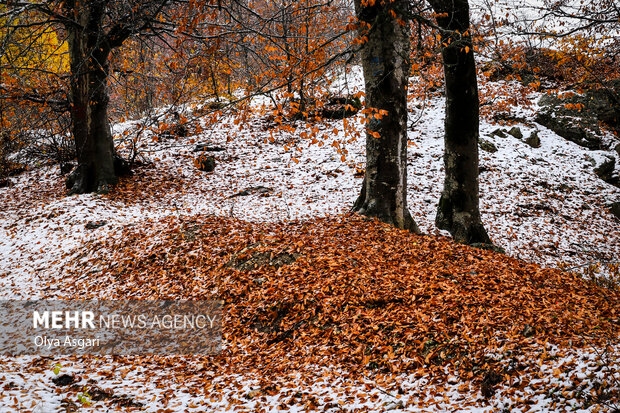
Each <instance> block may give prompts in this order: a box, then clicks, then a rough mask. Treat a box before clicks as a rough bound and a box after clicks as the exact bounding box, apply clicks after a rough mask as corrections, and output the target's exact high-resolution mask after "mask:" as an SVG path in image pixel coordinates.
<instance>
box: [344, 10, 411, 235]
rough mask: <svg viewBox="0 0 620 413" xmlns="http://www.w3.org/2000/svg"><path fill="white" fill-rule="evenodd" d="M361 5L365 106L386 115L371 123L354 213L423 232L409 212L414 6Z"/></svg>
mask: <svg viewBox="0 0 620 413" xmlns="http://www.w3.org/2000/svg"><path fill="white" fill-rule="evenodd" d="M362 3H363V1H362V0H355V11H356V14H357V17H358V19H359V20H360V21H361V22H362V24H363V23H367V24H368V25H369V28H368V29H366V28H364V27H362V28H361V29H360V35H363V36H366V37H367V39H368V40H367V41H366V42H365V44H364V46H363V48H362V51H361V58H362V67H363V72H364V82H365V87H366V107H367V108H371V109H374V110H382V111H385V113H387V114H386V115H385V116H383V117H382V118H381V119H374V118H373V117H372V116H371V118H370V120H369V122H368V124H367V133H366V173H365V176H364V181H363V183H362V189H361V193H360V195H359V197H358V199H357V201H356V202H355V204H354V206H353V211H355V212H358V213H360V214H362V215H365V216H368V217H376V218H378V219H379V220H381V221H383V222H386V223H388V224H391V225H394V226H396V227H398V228H403V229H407V230H411V231H414V232H419V230H418V227H417V225H416V224H415V222H414V220H413V218H412V217H411V214H410V213H409V210H408V209H407V84H408V81H409V70H410V62H409V52H410V51H409V49H410V38H409V25H408V23H406V22H407V17H406V16H407V13H408V3H409V2H408V1H402V0H396V1H393V2H389V3H388V2H385V4H384V3H383V2H380V1H377V2H375V3H374V4H373V5H372V6H370V5H363V4H362ZM394 16H397V17H394ZM373 133H378V136H379V137H375V136H373Z"/></svg>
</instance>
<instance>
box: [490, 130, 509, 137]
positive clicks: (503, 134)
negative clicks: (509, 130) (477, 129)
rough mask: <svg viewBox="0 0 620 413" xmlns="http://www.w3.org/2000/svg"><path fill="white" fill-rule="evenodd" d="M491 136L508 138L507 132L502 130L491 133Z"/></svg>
mask: <svg viewBox="0 0 620 413" xmlns="http://www.w3.org/2000/svg"><path fill="white" fill-rule="evenodd" d="M491 135H495V136H499V137H500V138H507V136H506V131H505V130H502V129H495V130H494V131H493V132H491Z"/></svg>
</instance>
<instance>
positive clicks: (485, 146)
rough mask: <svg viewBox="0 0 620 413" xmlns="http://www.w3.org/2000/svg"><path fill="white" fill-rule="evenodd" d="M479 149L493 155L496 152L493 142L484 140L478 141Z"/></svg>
mask: <svg viewBox="0 0 620 413" xmlns="http://www.w3.org/2000/svg"><path fill="white" fill-rule="evenodd" d="M479 145H480V149H482V150H483V151H485V152H490V153H495V152H497V146H495V144H494V143H493V142H490V141H487V140H486V139H480V142H479Z"/></svg>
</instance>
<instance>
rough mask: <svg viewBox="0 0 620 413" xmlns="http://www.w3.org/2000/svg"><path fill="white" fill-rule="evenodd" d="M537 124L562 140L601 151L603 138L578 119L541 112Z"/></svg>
mask: <svg viewBox="0 0 620 413" xmlns="http://www.w3.org/2000/svg"><path fill="white" fill-rule="evenodd" d="M534 120H535V121H536V123H538V124H540V125H542V126H544V127H546V128H549V129H551V130H552V131H553V132H555V133H556V134H558V135H559V136H561V137H562V138H564V139H566V140H569V141H571V142H574V143H576V144H577V145H579V146H583V147H584V148H588V149H600V148H601V147H602V142H601V138H599V137H598V136H596V135H595V134H594V133H592V132H591V131H590V130H588V129H586V126H585V125H584V124H583V123H580V121H579V120H578V119H576V118H573V117H571V116H555V114H553V113H551V112H539V113H537V114H536V117H535V118H534Z"/></svg>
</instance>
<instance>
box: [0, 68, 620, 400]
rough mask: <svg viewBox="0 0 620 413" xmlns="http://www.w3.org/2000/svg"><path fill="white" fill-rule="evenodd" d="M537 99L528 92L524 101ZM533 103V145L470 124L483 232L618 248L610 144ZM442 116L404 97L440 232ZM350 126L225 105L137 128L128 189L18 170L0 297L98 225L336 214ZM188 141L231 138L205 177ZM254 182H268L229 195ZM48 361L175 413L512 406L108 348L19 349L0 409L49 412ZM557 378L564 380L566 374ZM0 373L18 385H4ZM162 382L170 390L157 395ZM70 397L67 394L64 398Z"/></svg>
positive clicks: (0, 259) (5, 221) (355, 151)
mask: <svg viewBox="0 0 620 413" xmlns="http://www.w3.org/2000/svg"><path fill="white" fill-rule="evenodd" d="M347 77H348V79H349V80H352V82H351V83H348V82H344V81H341V82H340V84H337V85H336V86H334V87H335V88H337V89H340V90H342V89H343V88H346V87H347V85H349V86H348V87H349V90H350V91H352V93H355V92H356V91H358V90H360V88H361V81H360V70H359V69H355V70H354V71H353V73H350V74H348V75H347ZM537 98H538V96H537V95H532V96H530V99H531V101H532V102H535V101H536V100H537ZM414 106H415V105H412V106H411V107H414ZM534 108H535V105H534V106H532V107H531V108H529V109H528V108H521V109H519V113H518V114H519V116H520V117H522V118H523V119H525V121H524V122H522V123H521V124H519V125H518V126H519V127H520V128H521V129H522V131H523V135H524V136H525V137H527V136H529V134H530V133H531V132H532V131H538V133H539V136H540V139H541V144H542V145H541V147H540V148H531V147H530V146H528V145H527V144H525V143H524V142H522V141H521V140H518V139H516V138H514V137H512V136H510V135H508V136H507V137H505V138H502V137H499V136H497V135H494V134H493V133H492V132H493V131H495V130H496V129H498V127H499V126H498V125H496V124H491V123H489V122H487V121H484V120H483V122H482V124H481V128H480V132H481V137H483V138H484V139H486V140H488V141H491V142H492V143H493V144H495V145H496V147H497V149H498V151H497V152H495V153H487V152H484V151H481V152H480V164H481V167H482V170H483V172H482V173H481V177H480V193H481V211H482V218H483V222H484V224H485V226H486V228H487V230H488V232H489V234H490V236H491V238H492V239H493V240H494V241H495V242H496V243H497V244H498V245H500V246H502V247H504V248H505V249H506V251H507V253H508V254H509V255H512V256H516V257H519V258H522V259H526V260H529V261H533V262H537V263H540V264H541V265H544V266H557V265H558V264H559V263H566V264H568V265H571V266H578V265H584V264H587V263H590V262H598V261H606V260H614V259H615V260H617V258H618V257H619V256H620V236H619V235H620V234H619V231H620V226H618V221H617V219H616V218H614V217H613V216H612V215H611V213H610V212H609V211H608V208H607V205H608V204H610V203H611V202H613V201H617V200H620V189H618V188H616V187H613V186H611V185H609V184H606V183H605V182H603V181H601V180H600V179H599V178H598V177H597V176H596V175H595V174H594V172H593V168H594V165H595V164H596V162H592V160H596V159H600V158H601V157H604V156H613V157H615V158H616V160H617V164H620V162H619V160H618V155H617V154H616V153H614V152H613V151H611V150H610V151H596V152H593V151H589V150H586V149H584V148H581V147H579V146H577V145H576V144H573V143H571V142H568V141H566V140H564V139H562V138H561V137H559V136H557V135H556V134H555V133H553V132H552V131H550V130H548V129H546V128H544V127H542V126H540V125H538V124H535V123H534V122H533V117H534ZM443 112H444V102H443V97H441V96H435V97H432V98H431V99H430V101H428V102H426V104H425V105H424V109H423V110H418V109H413V110H412V112H411V113H410V121H411V122H412V124H413V125H414V128H413V130H412V131H411V132H410V133H409V144H410V148H409V155H408V168H409V170H408V181H409V190H408V203H409V208H410V211H411V212H412V215H413V216H414V219H415V220H416V221H417V223H418V224H419V226H420V228H421V230H422V231H423V232H426V233H431V234H439V233H441V234H444V235H445V233H444V232H441V231H437V230H436V229H435V228H434V216H435V211H436V206H437V202H438V200H439V196H440V191H441V187H442V182H443V165H442V152H443V141H442V135H443V117H444V115H443ZM359 119H360V118H359V117H358V119H357V120H358V121H359ZM353 121H354V120H353V119H351V120H349V122H353ZM354 125H355V126H354V130H355V131H357V132H358V133H359V134H360V138H358V139H352V136H350V135H349V136H345V134H344V132H343V130H344V126H343V122H342V121H328V122H325V123H323V124H317V125H315V126H316V127H317V128H318V129H319V135H320V136H322V138H321V142H322V145H320V146H319V144H311V142H310V140H309V139H304V138H302V133H303V132H308V129H307V128H305V127H304V126H303V125H301V124H299V125H297V126H298V128H297V130H296V131H294V132H283V131H274V130H272V129H269V128H268V127H267V124H266V121H265V118H264V116H263V117H261V116H258V115H256V116H254V117H253V118H251V119H250V120H249V123H247V124H245V125H237V124H235V122H234V119H233V118H232V117H229V116H227V117H226V116H225V117H223V118H222V119H221V120H220V122H219V123H217V124H216V125H214V126H211V127H207V126H206V127H207V129H206V131H205V132H204V133H202V134H201V135H199V136H190V137H187V138H182V139H181V138H179V139H178V140H174V141H170V140H162V141H159V142H151V141H150V140H149V138H148V135H146V134H145V137H144V138H143V139H144V141H143V143H144V147H143V148H142V151H143V154H145V156H146V157H148V158H149V159H151V161H152V164H150V165H146V166H144V167H142V168H140V169H138V170H137V173H136V176H135V177H133V178H131V180H130V181H133V180H136V181H137V180H141V181H142V182H144V183H148V184H149V185H150V186H148V187H147V188H146V189H145V192H144V193H143V194H141V195H139V196H136V197H135V198H132V197H128V198H118V199H117V198H114V197H113V196H112V197H107V196H101V195H93V194H90V195H79V196H65V195H64V190H63V188H62V178H61V177H60V176H59V171H58V168H57V167H45V168H41V169H35V170H31V171H29V172H26V173H24V174H22V175H20V176H17V177H14V178H12V181H13V186H11V187H8V188H2V189H0V202H1V203H2V214H1V215H0V298H2V299H33V298H42V297H54V296H57V295H59V294H61V293H62V292H61V291H57V290H56V287H55V280H58V279H59V278H60V277H61V276H62V274H63V271H64V270H65V268H67V267H69V266H71V265H72V263H75V262H76V261H78V260H83V259H87V257H85V256H84V254H83V253H82V251H81V250H80V246H81V245H83V244H84V243H85V242H86V241H88V240H93V239H96V238H99V237H115V236H119V234H120V232H121V231H120V230H121V229H122V228H123V227H124V226H126V225H141V224H143V223H144V222H146V221H147V220H152V219H157V218H161V217H165V216H176V215H182V216H192V215H197V214H214V215H219V216H233V217H235V218H239V219H243V220H249V221H261V222H265V221H267V222H269V221H286V220H293V219H295V220H296V219H309V218H313V217H319V216H327V215H335V214H340V213H344V212H346V211H348V209H349V208H350V207H351V205H352V204H353V202H354V200H355V199H356V197H357V195H358V192H359V189H360V185H361V181H362V179H361V177H358V176H355V173H356V171H357V169H359V168H363V166H364V139H363V138H362V137H361V132H362V130H363V129H362V128H363V126H362V124H361V122H357V123H354ZM130 126H131V123H125V124H123V125H117V126H116V127H115V131H116V132H118V133H120V132H122V131H123V130H129V129H130ZM336 129H337V130H336ZM271 138H273V139H274V140H273V141H271V140H270V139H271ZM606 139H608V140H610V139H612V138H611V137H610V136H607V137H606ZM196 143H208V144H210V145H217V146H221V147H224V148H225V149H226V150H225V151H224V152H215V153H213V156H214V157H215V158H216V163H217V166H216V169H215V171H214V172H213V173H204V172H201V171H198V170H197V169H196V168H195V167H194V165H193V159H194V157H195V156H197V154H196V153H194V152H192V149H193V148H194V145H195V144H196ZM336 143H338V144H339V145H340V148H343V149H345V150H346V154H347V155H346V159H345V160H344V161H343V160H342V159H341V155H340V154H338V153H336V148H335V147H334V146H333V145H335V144H336ZM295 159H297V160H298V163H296V162H295ZM257 186H263V187H266V188H270V189H271V191H269V192H264V193H260V192H259V191H255V192H254V193H250V195H247V196H235V195H236V194H238V193H239V192H240V191H243V190H246V189H248V188H253V187H257ZM250 192H251V191H250ZM142 195H144V196H142ZM99 221H105V222H106V223H105V225H103V226H102V227H100V228H97V229H86V224H87V223H89V222H99ZM153 230H154V231H156V228H154V229H153ZM154 237H156V232H154ZM95 270H96V269H93V271H95ZM87 276H88V274H84V277H87ZM593 354H594V352H593V351H592V352H588V351H581V352H573V353H569V354H567V355H564V356H563V357H561V358H559V359H557V360H550V361H549V362H548V363H546V364H544V365H543V366H541V372H542V373H543V375H542V377H543V378H542V379H537V380H540V381H539V382H536V381H534V384H536V383H538V384H539V385H540V386H541V388H542V389H543V390H544V391H542V392H539V391H538V390H536V389H534V388H530V387H526V388H524V389H522V390H521V393H520V395H521V397H522V398H526V399H528V400H530V402H531V403H532V404H531V405H530V408H531V410H530V411H550V410H553V407H551V406H552V404H551V403H552V402H553V398H552V397H551V396H550V394H551V393H549V392H550V389H554V388H555V387H557V386H559V385H560V384H561V382H560V381H559V380H560V379H559V378H555V377H553V375H552V374H549V372H553V371H554V370H555V369H557V368H558V366H561V365H568V366H569V371H568V372H567V373H563V374H565V375H566V374H569V373H570V374H574V375H577V377H580V378H582V377H586V376H587V375H588V374H589V372H592V371H595V370H596V369H597V368H599V367H597V366H596V365H593V364H592V363H593V362H592V363H590V361H591V360H592V358H591V356H592V355H593ZM589 360H590V361H589ZM56 361H58V362H59V363H60V364H61V365H62V366H63V367H62V373H67V372H73V373H75V374H77V375H78V376H81V377H82V381H81V382H80V383H81V384H86V380H87V379H90V380H94V381H95V382H96V383H97V385H98V386H99V387H100V388H105V389H113V390H114V393H115V394H117V395H129V396H130V397H131V398H133V399H134V400H136V401H140V402H141V403H144V405H145V411H157V410H158V409H160V408H163V407H164V406H167V408H170V409H172V411H204V409H205V408H208V409H213V410H217V411H242V410H248V411H251V410H253V409H255V408H257V407H258V399H260V406H262V407H265V408H266V410H267V411H275V410H277V409H278V406H279V404H280V403H282V402H283V401H284V400H285V399H286V400H287V401H288V400H290V399H291V396H290V395H294V394H297V393H300V394H302V395H304V396H303V397H300V399H299V401H296V402H294V403H293V404H292V405H290V407H287V409H288V408H290V411H307V410H308V409H307V407H304V406H305V405H304V403H306V402H307V400H308V399H307V397H306V396H307V395H310V394H311V395H314V396H313V397H315V402H316V403H317V405H318V406H323V408H324V409H325V411H339V409H344V410H355V409H358V410H359V411H377V412H379V411H386V410H391V411H451V410H453V409H454V406H455V405H458V406H461V407H462V410H460V411H469V412H486V411H497V410H501V409H511V411H518V410H512V409H513V407H512V406H511V405H510V401H509V400H511V397H512V396H510V395H509V394H508V393H509V391H510V389H509V388H502V387H500V389H499V390H498V392H497V393H496V394H495V395H494V396H492V397H491V398H490V399H489V400H485V399H484V398H483V397H482V396H481V395H480V394H479V393H476V392H473V391H470V389H469V388H468V389H466V390H465V391H459V386H460V385H462V383H460V382H458V380H456V381H455V382H454V383H444V384H443V385H442V386H439V385H437V384H429V383H427V382H426V379H425V378H424V377H416V376H415V375H407V376H402V377H397V378H396V379H393V380H395V381H396V382H398V383H399V386H400V387H401V388H402V389H403V390H404V392H403V394H398V393H394V392H392V391H391V390H390V391H386V390H384V389H383V387H382V385H381V383H380V382H379V381H378V379H377V378H372V379H371V378H367V380H366V381H365V382H355V381H349V380H348V379H346V377H347V376H346V372H342V374H339V373H338V372H336V371H330V372H325V371H318V372H314V373H312V374H308V375H307V376H306V378H305V382H304V383H297V382H296V381H289V382H288V383H289V387H288V388H287V387H286V386H285V387H282V388H280V389H279V390H278V391H277V392H276V393H275V395H262V394H261V395H260V396H259V395H257V396H256V397H248V394H250V393H251V392H252V391H253V390H255V389H256V385H257V384H256V383H257V382H256V380H255V378H253V377H252V375H251V374H249V373H242V374H239V375H238V376H237V377H219V376H218V373H217V372H211V373H210V374H209V375H208V376H209V377H212V379H213V380H212V382H211V385H212V386H213V387H209V389H210V390H206V391H203V390H199V389H202V387H201V385H197V386H192V384H191V383H186V384H184V385H180V384H177V383H175V382H174V377H173V376H174V374H171V373H170V372H168V371H166V370H165V369H164V370H162V371H159V372H157V371H156V372H154V371H152V370H148V368H142V367H136V366H131V368H130V367H129V366H126V365H125V364H123V363H119V362H118V361H115V359H113V358H106V357H104V358H99V359H96V360H92V359H79V358H78V359H75V358H72V359H67V360H51V359H45V358H37V357H21V358H13V359H7V358H4V359H3V369H2V371H0V386H4V388H3V390H2V392H1V394H0V412H4V411H7V412H8V411H14V410H13V409H15V408H16V406H18V405H19V406H22V408H28V409H34V411H37V410H36V409H39V410H38V411H56V410H57V409H59V408H60V403H61V400H62V399H63V398H64V397H69V396H67V395H66V394H63V393H62V391H61V390H59V389H58V388H57V387H56V386H54V385H52V384H51V381H50V380H51V378H52V377H53V373H52V372H51V368H50V367H49V365H51V363H52V362H56ZM41 364H42V365H41ZM33 365H34V366H33ZM124 368H127V369H129V372H128V373H127V374H126V375H124V376H123V378H122V379H119V378H118V377H117V376H114V375H112V376H110V375H109V374H105V373H106V372H110V371H114V370H116V369H124ZM616 368H617V365H616ZM147 370H148V374H147ZM338 377H341V378H338ZM562 377H564V380H565V381H566V380H568V379H566V377H568V376H566V377H565V376H562ZM225 379H226V380H227V381H226V382H228V381H230V380H233V381H236V383H237V386H229V387H224V388H218V387H217V386H216V384H217V383H218V382H221V383H224V382H225V381H224V380H225ZM8 383H13V384H12V385H10V386H8V387H7V384H8ZM156 383H157V385H156ZM162 383H163V384H162ZM566 383H567V382H566ZM566 383H565V384H566ZM166 389H171V390H172V392H165V390H166ZM287 395H288V396H287ZM509 396H510V397H509ZM76 397H77V396H76V395H75V394H73V393H71V395H70V398H72V400H73V401H76V400H77V398H76ZM13 398H15V400H17V402H15V401H14V400H13ZM293 399H294V397H293ZM164 401H166V403H167V404H166V405H164ZM101 403H105V402H101ZM400 403H402V404H400ZM468 404H469V407H467V406H468ZM9 406H11V407H9ZM37 406H38V407H37ZM98 406H101V404H97V403H95V404H94V406H93V407H91V408H86V410H92V411H98V408H99V407H98ZM330 406H331V407H330ZM400 407H402V408H400ZM575 408H577V407H576V406H575ZM577 411H581V410H577ZM584 411H589V410H584Z"/></svg>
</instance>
